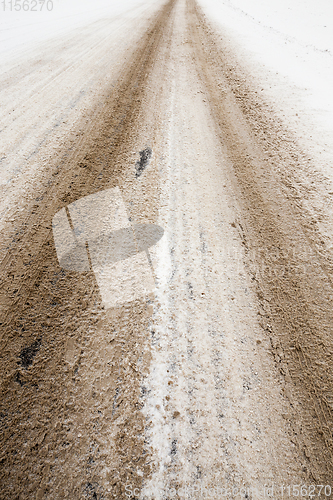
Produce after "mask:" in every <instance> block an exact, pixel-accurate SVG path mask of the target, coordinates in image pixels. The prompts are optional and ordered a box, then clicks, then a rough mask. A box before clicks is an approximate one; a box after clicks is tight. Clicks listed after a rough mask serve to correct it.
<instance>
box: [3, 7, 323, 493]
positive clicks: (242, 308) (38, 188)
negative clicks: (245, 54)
mask: <svg viewBox="0 0 333 500" xmlns="http://www.w3.org/2000/svg"><path fill="white" fill-rule="evenodd" d="M147 9H148V8H147ZM140 15H141V17H140ZM140 15H139V14H138V19H139V20H140V22H137V23H136V26H135V29H134V25H133V18H131V19H132V20H129V19H127V20H124V19H122V21H121V22H122V23H125V24H126V23H128V24H127V26H128V27H129V31H128V33H125V32H124V31H123V30H120V31H119V33H118V34H117V33H116V34H114V39H113V38H112V36H113V35H110V37H111V38H110V39H109V38H108V37H109V31H110V26H109V25H108V24H107V22H106V21H103V22H102V21H101V22H100V23H97V24H95V25H94V27H93V29H92V28H91V27H90V28H89V29H88V27H87V32H88V34H89V36H86V35H85V34H79V33H78V34H77V35H76V38H75V37H74V38H73V45H72V46H71V47H72V48H71V47H68V46H66V49H65V48H64V47H63V46H61V44H59V46H58V47H55V48H54V50H55V54H57V55H58V57H59V58H60V59H61V57H63V58H64V60H63V63H64V61H67V60H68V59H70V58H71V59H72V60H73V61H75V65H78V67H77V66H75V68H74V67H69V69H68V73H67V74H66V71H67V70H66V71H65V70H64V66H62V71H61V72H59V76H57V70H56V68H55V67H54V66H53V67H52V70H51V72H50V74H48V69H47V68H48V66H47V63H45V65H44V64H43V65H42V66H40V65H41V62H40V61H39V62H37V61H36V65H37V66H36V69H34V70H32V69H31V67H24V66H23V67H15V68H12V69H9V70H8V75H7V76H6V78H7V80H6V81H7V82H8V91H7V92H8V93H7V94H5V95H7V97H6V98H7V105H8V106H9V103H10V99H11V96H14V94H15V85H14V87H12V88H11V87H10V84H12V85H13V82H14V81H18V79H19V78H22V75H25V78H27V79H28V80H29V78H30V79H31V81H32V83H31V84H29V85H28V84H27V87H26V88H27V92H28V90H29V89H31V88H32V89H33V88H34V85H35V86H38V81H37V79H36V74H37V73H36V72H38V74H40V72H41V74H42V75H43V78H44V80H43V81H42V83H41V88H40V90H39V93H38V94H37V93H36V95H38V96H39V95H40V94H43V92H44V93H45V95H44V97H38V103H37V102H36V100H34V99H37V97H36V98H32V99H33V100H32V101H31V104H29V105H27V110H26V112H25V114H24V113H23V114H22V113H21V111H20V109H21V108H20V109H19V108H18V107H16V106H14V107H13V113H14V118H15V120H14V118H13V125H12V127H13V128H12V131H11V135H10V137H15V138H16V139H15V141H16V142H15V141H14V142H11V141H10V139H9V136H8V138H6V136H3V137H4V144H10V146H11V149H9V153H8V158H9V157H10V155H13V158H14V157H17V158H19V155H20V151H21V150H20V147H22V148H23V146H20V144H23V145H25V146H24V148H25V149H24V154H23V153H22V158H21V160H22V161H21V163H20V162H18V167H17V168H18V170H17V172H13V173H12V174H10V175H12V177H11V179H12V181H11V182H12V186H11V187H10V188H8V186H7V187H6V188H4V189H6V191H5V194H6V196H7V198H6V199H7V202H6V208H8V210H7V211H6V210H5V208H4V209H3V211H2V213H3V214H4V215H3V226H2V240H1V241H2V243H1V255H2V265H1V273H2V286H1V307H2V310H1V317H2V324H1V328H2V333H1V356H2V358H1V409H0V411H1V414H0V415H1V431H2V433H3V437H2V439H1V443H2V444H1V452H0V461H1V490H0V497H1V498H4V499H8V498H22V499H23V498H29V499H30V498H38V499H43V498H45V499H67V498H71V499H72V498H73V499H77V498H80V499H81V498H82V499H84V498H92V499H93V498H96V499H108V498H118V499H119V498H133V499H134V498H146V499H156V500H157V499H161V500H162V499H164V498H172V497H175V495H178V497H180V494H181V493H180V492H181V491H184V487H185V486H187V487H190V488H192V490H191V491H192V492H191V493H190V496H189V498H195V499H199V498H219V496H218V495H217V494H216V493H215V494H213V496H212V495H211V494H210V495H209V494H208V493H206V492H205V491H206V490H204V492H203V493H202V491H201V488H214V487H220V488H233V487H236V488H241V487H245V488H248V489H249V488H250V489H251V488H252V489H255V491H256V492H255V493H251V492H250V493H246V494H247V498H253V499H256V498H266V497H267V492H266V491H265V489H264V488H265V485H266V486H267V485H273V484H274V485H275V487H276V488H279V487H281V486H282V485H291V486H292V485H294V484H304V485H310V484H325V485H326V484H328V485H329V484H331V480H332V477H333V475H332V474H333V473H332V456H331V454H332V430H331V429H332V416H331V412H332V410H331V404H332V401H333V399H332V398H333V380H332V361H331V359H332V356H331V352H332V348H333V345H332V335H331V331H332V324H333V321H332V320H333V318H332V314H333V313H332V293H331V290H332V286H331V283H332V281H331V280H332V260H331V254H330V251H329V246H328V245H325V241H324V239H323V236H322V233H321V228H322V227H329V225H330V223H329V210H328V209H327V211H326V212H325V211H324V210H322V211H320V212H319V210H318V209H317V208H318V205H316V200H319V199H320V198H321V197H322V194H323V193H324V194H325V193H326V191H327V200H328V199H329V198H328V192H329V187H328V186H326V184H325V182H323V179H322V178H321V177H320V176H319V174H317V172H316V169H315V167H314V166H313V163H312V162H311V157H310V156H309V154H308V153H307V151H305V150H304V149H302V148H301V147H300V145H299V143H298V142H297V138H296V137H295V135H294V134H293V132H292V131H291V130H289V129H288V128H287V127H286V126H285V124H283V123H282V122H281V121H279V119H278V118H277V116H276V114H275V113H274V109H273V108H271V107H270V106H269V105H268V104H267V103H265V102H264V100H263V98H262V97H261V96H260V93H259V91H258V89H257V88H256V87H255V86H253V85H252V84H253V82H252V80H251V79H250V78H248V75H247V74H246V71H245V69H243V68H242V67H241V66H240V65H239V64H238V61H237V57H236V56H235V54H234V53H233V51H232V47H231V46H230V44H228V43H227V42H226V41H225V40H224V39H223V37H222V38H221V36H220V35H219V36H217V35H216V33H215V32H214V31H213V29H212V28H211V27H210V25H209V24H208V21H207V20H206V19H205V17H204V15H203V14H202V12H201V10H200V7H199V6H198V5H197V4H196V3H195V1H194V0H170V1H168V2H166V3H159V4H157V3H155V4H153V5H151V6H150V8H149V9H148V10H142V11H140ZM119 22H120V21H119ZM120 24H121V23H120ZM130 27H131V28H133V30H132V29H130ZM97 33H99V35H98V36H97ZM101 33H105V37H104V35H103V36H101ZM89 37H90V38H89ZM94 38H96V45H94V44H93V42H92V40H93V39H94ZM97 38H98V40H97ZM125 42H126V43H125ZM106 43H109V44H110V45H109V47H110V49H111V47H114V51H113V50H109V51H106V50H104V45H105V44H106ZM122 43H124V46H121V44H122ZM85 44H86V45H85ZM113 44H115V45H113ZM92 46H94V47H95V49H91V47H92ZM78 47H80V51H81V50H82V52H80V54H81V59H80V61H81V62H79V61H78V60H77V59H76V54H77V51H78V50H79V49H78ZM64 51H65V54H64ZM66 51H67V55H66ZM71 51H72V52H71ZM85 51H86V52H85ZM61 54H64V55H61ZM97 56H100V57H99V58H98V57H97ZM87 57H89V58H90V61H91V62H90V63H89V64H88V63H87ZM63 63H62V64H63ZM59 64H60V63H59ZM73 64H74V62H73ZM80 64H81V66H80ZM74 74H75V75H77V80H73V75H74ZM88 75H90V76H89V78H90V79H88ZM15 78H16V80H15ZM83 79H86V81H89V85H88V88H89V90H88V91H87V92H88V94H89V99H88V98H87V99H86V100H84V99H85V98H83V101H81V102H82V103H84V104H80V100H75V99H74V97H75V96H77V95H81V94H80V93H82V81H83ZM28 80H27V82H28ZM43 82H44V83H43ZM48 85H49V86H51V88H53V89H54V92H51V97H50V99H48V98H47V96H48V95H49V93H48V88H49V87H48ZM69 85H70V86H71V87H70V89H69V87H68V86H69ZM66 88H67V89H68V96H67V97H65V96H66V92H65V89H66ZM62 98H63V99H67V100H66V103H67V104H66V105H65V106H64V109H67V108H68V117H69V118H68V123H67V124H66V118H64V119H63V125H59V126H57V125H54V123H55V122H54V115H52V113H54V112H55V110H56V109H57V105H58V104H57V103H59V102H60V101H59V99H60V100H61V99H62ZM15 99H18V97H15ZM73 99H74V101H73ZM13 101H14V102H15V100H14V98H13ZM29 102H30V101H28V103H29ZM46 102H49V108H44V107H43V103H46ZM70 103H74V104H73V106H71V104H70ZM62 109H63V108H62ZM6 110H7V108H6ZM48 110H49V113H50V117H49V121H47V120H46V118H45V116H44V114H43V113H44V111H45V113H46V114H47V113H48ZM6 113H7V115H6V116H10V115H9V112H8V110H7V111H6ZM15 113H16V114H15ZM16 115H17V116H16ZM37 115H38V119H37V118H36V116H37ZM29 116H30V117H31V120H30V121H29V120H27V117H29ZM52 116H53V118H51V117H52ZM66 116H67V115H66ZM10 120H11V118H8V122H7V125H8V126H9V125H10V123H9V122H10ZM52 120H53V121H52ZM15 123H16V124H17V133H16V135H15V134H14V135H13V130H14V132H15ZM52 123H53V125H52V126H51V124H52ZM46 129H47V130H46ZM5 133H6V130H4V134H5ZM39 137H40V138H39ZM36 141H37V142H38V148H37V149H36V145H35V143H36ZM27 144H29V145H30V146H29V147H31V148H32V149H31V150H33V151H35V153H34V155H35V156H33V157H31V156H29V155H26V152H27V151H28V150H29V148H28V147H27ZM34 148H35V149H34ZM22 151H23V150H22ZM147 151H149V154H148V155H147ZM145 155H146V156H145ZM6 156H7V155H6ZM32 158H33V159H32ZM144 158H146V160H145V161H144ZM10 165H13V162H11V163H10ZM5 172H9V170H5ZM300 172H305V174H306V175H305V174H304V175H302V176H301V175H300ZM14 173H15V174H16V177H15V178H14ZM6 175H7V174H6ZM300 178H301V179H302V182H301V181H300ZM116 187H118V188H119V190H120V192H121V195H122V198H123V201H124V204H125V207H126V211H127V215H128V217H129V220H130V222H131V223H134V224H140V223H151V224H157V225H159V226H160V227H162V228H163V230H164V235H163V237H162V238H161V240H160V241H159V242H158V243H157V244H156V245H155V246H154V248H152V249H151V251H150V259H151V263H152V266H153V269H154V278H155V284H156V289H155V291H154V292H153V293H150V294H149V295H147V296H143V297H140V298H138V299H136V300H133V301H130V302H125V303H123V304H122V305H119V306H118V307H112V308H106V307H105V305H103V300H102V294H101V291H100V289H99V287H98V282H97V280H96V276H95V274H94V272H93V269H91V270H90V271H84V272H81V273H79V272H75V271H70V270H65V269H63V268H61V267H60V265H59V262H58V260H57V254H56V249H55V244H54V239H53V235H52V220H53V217H54V216H55V214H56V213H58V212H59V211H60V210H61V209H62V208H63V207H67V205H69V204H71V203H73V202H74V201H76V200H79V199H81V198H83V197H85V196H87V195H90V194H93V193H99V192H100V191H102V190H105V189H109V188H116ZM19 193H20V196H19ZM4 199H5V198H4ZM305 200H306V203H305ZM330 206H331V205H330ZM326 208H327V207H326ZM316 209H317V210H316ZM319 216H320V217H319ZM319 223H320V224H321V225H320V224H319ZM325 223H326V226H325ZM99 224H101V222H100V221H98V220H96V227H99ZM172 489H173V490H172ZM224 497H225V496H224ZM234 497H235V498H236V497H237V496H236V495H235V496H234ZM238 497H239V496H238ZM176 498H177V496H176ZM221 498H222V497H221ZM227 498H233V496H232V494H230V493H229V497H228V496H227ZM243 498H244V493H243ZM275 498H282V495H280V493H276V495H275Z"/></svg>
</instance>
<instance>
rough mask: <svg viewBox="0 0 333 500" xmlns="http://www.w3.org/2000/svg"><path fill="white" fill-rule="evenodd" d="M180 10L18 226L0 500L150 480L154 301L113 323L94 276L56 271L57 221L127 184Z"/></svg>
mask: <svg viewBox="0 0 333 500" xmlns="http://www.w3.org/2000/svg"><path fill="white" fill-rule="evenodd" d="M173 3H174V2H173V1H169V2H166V3H165V5H163V6H162V8H161V9H160V10H159V12H158V13H157V14H156V15H155V16H154V18H153V19H152V22H151V25H150V27H149V29H148V31H147V32H146V33H145V34H144V36H143V37H142V39H141V40H140V42H139V44H138V45H137V46H136V47H135V50H133V53H132V54H127V60H126V63H125V64H124V69H123V71H122V73H121V75H120V78H119V80H118V82H117V83H116V84H115V86H114V87H112V88H110V89H107V92H106V96H105V99H104V100H103V102H101V103H98V104H97V106H96V107H95V109H94V110H92V112H91V113H90V119H89V121H88V123H87V124H86V123H85V120H86V118H84V119H83V120H84V125H85V128H84V133H83V134H82V135H81V136H79V137H77V141H75V143H73V144H72V145H71V147H69V148H68V149H66V150H64V151H61V150H60V151H58V152H57V153H56V159H55V162H54V164H55V167H54V168H53V169H52V170H51V172H50V175H49V178H46V180H45V187H44V191H43V192H42V194H41V196H39V198H38V199H37V200H36V202H35V203H34V204H33V205H32V206H30V207H29V209H28V210H27V211H25V212H24V213H21V214H18V217H17V218H15V223H14V230H13V233H14V236H13V238H12V240H11V242H10V244H9V245H8V246H7V249H6V254H5V255H4V259H3V261H2V265H1V271H2V281H1V305H2V307H3V310H2V324H1V330H2V332H1V409H0V416H1V432H2V439H1V451H0V460H1V492H0V497H1V498H16V497H18V496H19V497H20V498H31V497H32V495H37V498H52V499H54V498H85V497H87V498H106V497H107V498H121V497H122V495H123V492H124V487H125V484H126V482H127V481H131V483H132V484H134V486H137V485H140V484H141V482H142V475H143V473H144V474H145V475H146V476H148V475H149V470H150V467H149V462H148V456H147V453H146V452H145V443H144V426H145V421H144V417H143V415H142V414H141V412H140V408H141V405H142V403H141V396H140V384H141V380H142V377H143V375H144V373H145V371H146V370H147V366H148V365H149V348H150V346H149V338H147V336H146V335H145V332H146V330H147V327H148V321H149V317H150V314H151V311H150V309H151V308H150V306H149V300H148V302H147V301H146V300H137V301H135V302H134V303H131V304H130V305H124V306H123V307H120V308H119V309H117V310H114V311H113V310H111V311H108V313H107V314H106V313H105V311H104V310H103V308H102V306H101V300H100V296H99V292H98V287H97V284H96V282H95V278H94V276H93V274H92V273H89V272H87V273H83V274H79V275H78V274H76V273H74V272H69V271H64V270H62V269H61V268H60V267H59V264H58V262H57V259H56V254H55V249H54V243H53V238H52V231H51V221H52V217H53V215H54V214H55V213H56V212H57V211H59V210H60V209H61V208H62V207H63V206H66V205H67V204H69V203H71V202H73V201H75V200H76V199H78V198H81V197H83V196H86V195H88V194H91V193H94V192H97V191H99V190H102V189H105V188H109V187H114V186H116V185H119V184H122V182H123V181H124V179H123V171H124V169H125V166H126V165H128V164H129V163H130V162H131V160H132V156H131V153H132V149H133V143H135V141H137V137H138V135H139V134H140V126H141V125H142V123H138V117H139V116H140V114H141V111H140V110H141V107H142V103H143V97H144V93H145V88H146V85H147V81H148V79H149V75H150V72H151V69H152V67H153V65H154V62H155V59H156V57H157V54H158V51H159V47H160V44H161V41H162V39H163V34H164V30H165V25H166V23H167V22H168V18H169V14H170V11H171V9H172V6H173ZM78 129H80V127H78ZM81 130H82V127H81ZM133 176H134V174H133ZM149 207H150V209H153V203H150V204H148V205H147V210H148V209H149ZM7 241H8V240H7ZM36 342H38V349H36V348H35V347H36V345H37V344H36ZM26 353H30V354H31V356H30V357H29V363H28V366H26V365H27V363H24V362H23V361H24V359H25V358H26ZM111 401H112V404H111V403H110V402H111ZM120 410H121V411H120ZM137 471H138V472H137Z"/></svg>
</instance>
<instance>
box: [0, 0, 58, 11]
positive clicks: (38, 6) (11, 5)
mask: <svg viewBox="0 0 333 500" xmlns="http://www.w3.org/2000/svg"><path fill="white" fill-rule="evenodd" d="M1 5H2V10H3V11H8V12H14V11H16V12H19V11H20V10H23V11H25V12H27V11H30V12H40V11H41V10H48V11H51V10H53V1H52V0H2V2H1Z"/></svg>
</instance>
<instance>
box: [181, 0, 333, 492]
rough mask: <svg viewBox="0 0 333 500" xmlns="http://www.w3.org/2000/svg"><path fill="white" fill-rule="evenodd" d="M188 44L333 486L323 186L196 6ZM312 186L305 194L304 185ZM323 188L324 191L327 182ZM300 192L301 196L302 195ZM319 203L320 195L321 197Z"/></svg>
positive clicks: (254, 264)
mask: <svg viewBox="0 0 333 500" xmlns="http://www.w3.org/2000/svg"><path fill="white" fill-rule="evenodd" d="M189 17H190V18H191V22H190V23H191V24H190V29H189V36H190V34H191V35H192V43H193V44H194V45H195V51H196V54H197V59H196V62H197V66H198V74H199V75H200V76H201V77H202V79H203V81H204V82H205V85H206V87H207V92H208V94H209V103H210V106H211V110H212V114H213V116H214V119H215V121H216V124H217V130H218V131H219V132H218V133H219V134H220V138H221V143H222V145H223V148H224V149H225V152H226V154H227V155H228V157H229V158H230V160H231V163H232V167H233V168H232V172H231V176H232V177H233V179H234V186H235V190H236V192H238V194H239V200H240V203H241V206H242V212H241V220H239V221H238V224H237V226H238V230H239V233H240V236H241V238H242V239H243V244H244V247H245V250H246V258H247V262H248V268H249V271H250V273H251V274H252V280H253V286H254V287H255V289H256V292H257V296H258V300H259V304H260V309H259V311H258V315H259V321H260V324H261V326H262V328H263V329H264V330H265V332H266V335H268V337H269V338H270V341H271V344H272V353H273V355H274V357H275V361H276V364H277V367H278V369H279V370H280V371H281V373H282V374H283V376H284V377H285V379H286V380H287V381H288V382H290V383H289V384H287V386H286V395H287V397H288V398H289V400H290V403H291V407H292V408H293V409H294V412H292V413H291V414H290V415H289V418H290V420H291V422H292V425H293V428H294V433H295V439H296V440H297V444H298V447H299V449H300V452H301V454H302V455H303V456H304V466H303V467H304V470H305V471H306V473H307V475H308V480H309V481H317V482H318V481H324V482H325V481H326V482H327V481H328V482H329V481H330V480H331V478H332V474H333V471H332V423H333V422H332V407H331V405H332V403H331V402H332V395H333V377H332V373H333V371H332V368H333V366H332V350H333V343H332V325H333V313H332V311H333V308H332V305H333V301H332V300H333V295H332V278H333V274H332V258H331V254H330V252H329V251H325V245H324V241H323V237H322V236H321V235H320V231H319V229H318V228H319V222H320V220H321V218H322V217H323V214H322V213H321V214H317V217H315V216H314V215H312V214H311V213H309V211H307V210H306V209H305V207H304V205H303V203H302V199H306V198H307V196H306V195H307V194H308V193H309V189H311V190H312V192H314V191H316V190H317V193H318V194H319V193H320V192H321V189H322V186H321V181H323V179H322V178H320V176H319V175H318V173H317V175H316V171H315V167H314V166H313V165H312V164H311V159H310V158H309V157H308V155H307V153H306V152H305V151H302V150H301V148H300V147H299V145H298V144H297V139H296V138H295V137H293V132H292V130H286V129H285V128H284V127H283V125H282V123H281V122H280V121H279V120H278V119H277V117H276V115H275V113H274V110H273V109H272V108H270V106H269V105H268V104H267V103H265V102H263V100H262V99H261V98H260V95H259V89H258V88H254V87H251V85H250V82H251V75H247V74H246V72H244V71H242V70H241V68H240V67H239V65H237V59H236V57H235V55H234V54H233V52H232V50H231V49H230V45H229V44H228V41H227V39H223V37H222V39H221V38H220V39H219V40H217V37H216V34H215V33H214V31H213V30H212V27H211V26H209V24H208V22H207V21H206V19H205V18H204V15H203V14H202V12H201V11H200V8H199V7H198V5H197V4H195V3H194V2H191V1H190V2H189ZM309 184H310V185H311V186H312V187H311V188H308V189H306V188H305V185H309ZM323 184H324V183H323ZM301 190H303V192H302V195H301V196H300V191H301ZM319 197H320V194H319Z"/></svg>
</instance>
